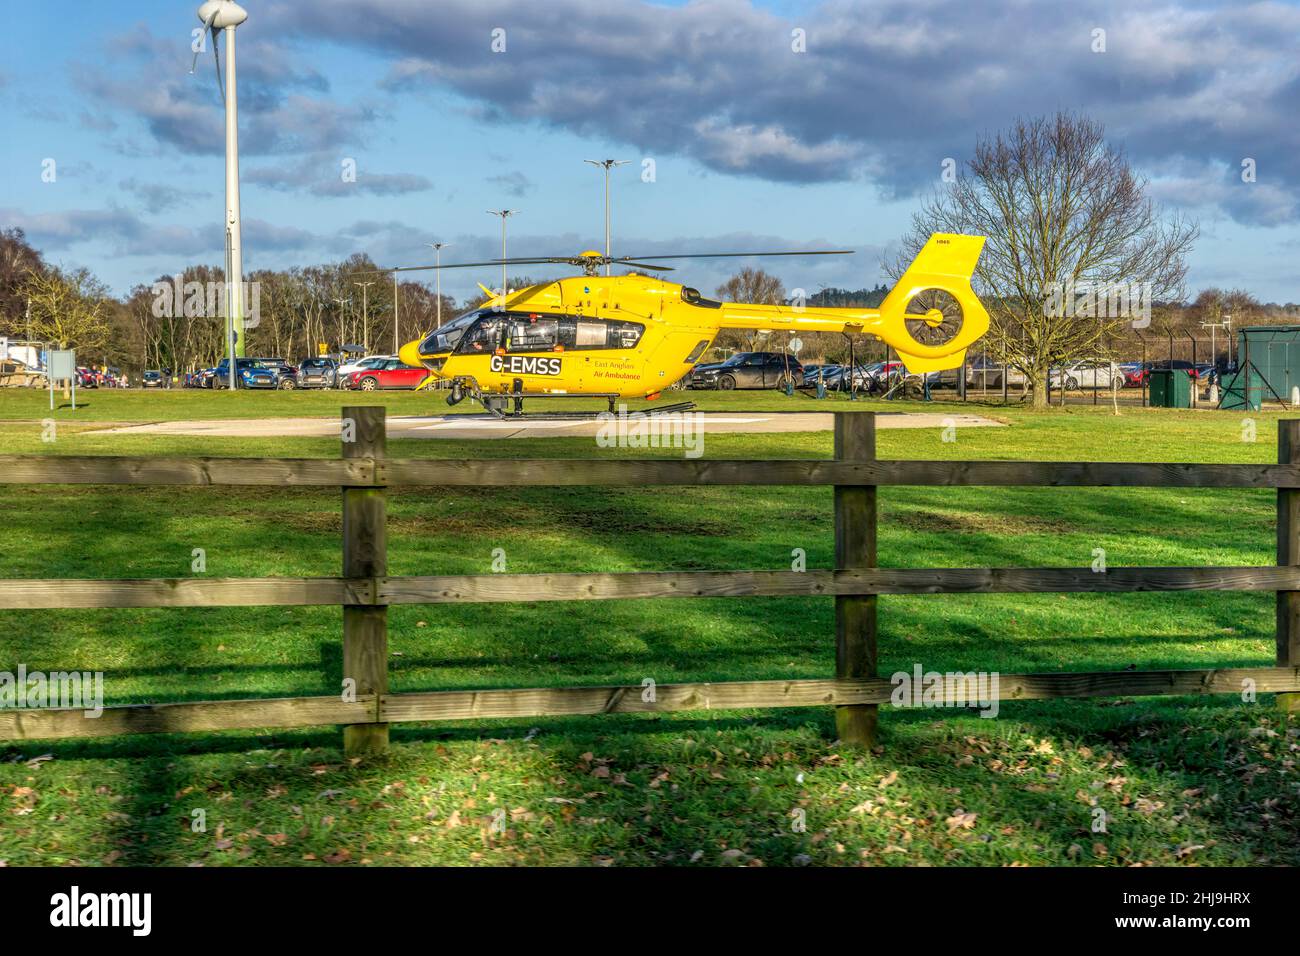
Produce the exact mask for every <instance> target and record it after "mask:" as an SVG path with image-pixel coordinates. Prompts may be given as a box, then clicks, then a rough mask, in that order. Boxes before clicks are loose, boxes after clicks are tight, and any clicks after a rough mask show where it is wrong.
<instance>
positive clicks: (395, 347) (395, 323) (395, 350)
mask: <svg viewBox="0 0 1300 956" xmlns="http://www.w3.org/2000/svg"><path fill="white" fill-rule="evenodd" d="M399 349H400V346H399V344H398V338H397V270H396V269H394V270H393V354H394V355H396V354H397V353H398V351H399Z"/></svg>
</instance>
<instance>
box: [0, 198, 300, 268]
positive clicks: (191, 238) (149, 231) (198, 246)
mask: <svg viewBox="0 0 1300 956" xmlns="http://www.w3.org/2000/svg"><path fill="white" fill-rule="evenodd" d="M0 224H3V225H4V227H5V228H9V227H12V226H17V227H19V228H21V229H22V230H23V232H25V233H26V234H27V237H28V239H29V240H31V242H32V243H33V245H35V246H36V247H37V248H39V249H41V250H43V251H48V252H54V253H59V252H64V251H67V250H69V249H72V248H74V247H76V246H80V245H82V244H83V243H95V244H107V246H108V248H109V250H110V254H111V255H114V256H154V257H157V256H168V257H172V258H174V259H176V260H178V261H180V262H181V263H182V264H184V263H186V262H190V261H194V260H202V259H204V258H205V257H206V258H208V259H210V260H213V261H220V260H221V259H222V257H223V256H224V234H223V232H222V229H221V226H220V223H215V224H213V223H208V224H203V225H199V226H188V225H183V224H177V223H162V224H160V223H153V222H149V221H146V220H145V219H142V218H141V217H140V216H138V215H137V214H136V213H134V212H132V211H131V210H128V209H122V208H120V207H116V206H111V207H109V208H107V209H68V210H63V211H60V212H45V213H28V212H25V211H24V210H21V209H12V208H10V209H5V208H0ZM243 227H244V230H243V237H244V242H245V244H247V245H249V246H255V247H256V248H258V249H259V250H268V251H271V252H283V251H297V252H302V251H305V250H309V249H316V248H318V247H319V246H320V244H321V239H320V237H318V236H316V235H315V234H313V233H311V232H309V231H307V230H305V229H298V228H295V227H290V226H277V225H274V224H272V223H268V222H265V221H263V220H260V219H244V221H243Z"/></svg>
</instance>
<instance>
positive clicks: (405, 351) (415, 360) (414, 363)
mask: <svg viewBox="0 0 1300 956" xmlns="http://www.w3.org/2000/svg"><path fill="white" fill-rule="evenodd" d="M397 357H398V358H400V359H401V360H402V364H403V365H410V366H411V367H413V368H422V367H423V366H424V363H423V362H421V361H420V343H419V342H407V343H406V344H405V345H403V346H402V347H401V348H400V349H398V351H397Z"/></svg>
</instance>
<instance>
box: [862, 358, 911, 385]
mask: <svg viewBox="0 0 1300 956" xmlns="http://www.w3.org/2000/svg"><path fill="white" fill-rule="evenodd" d="M863 374H864V376H865V383H864V384H865V385H866V389H867V391H869V392H883V391H886V390H887V389H888V388H889V386H890V385H892V384H893V383H894V382H895V381H897V379H898V378H899V377H900V376H903V375H906V374H907V369H906V367H904V365H903V363H902V362H872V363H871V364H870V365H866V366H863Z"/></svg>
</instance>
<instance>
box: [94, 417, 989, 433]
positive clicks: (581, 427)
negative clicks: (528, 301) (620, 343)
mask: <svg viewBox="0 0 1300 956" xmlns="http://www.w3.org/2000/svg"><path fill="white" fill-rule="evenodd" d="M687 414H692V413H687ZM701 414H702V417H703V419H704V430H705V432H706V433H707V432H714V433H722V432H816V431H830V430H831V428H832V427H833V421H834V416H833V415H831V414H830V413H827V412H777V413H771V412H754V413H751V414H735V413H708V412H705V413H701ZM602 424H603V423H602V421H601V420H600V419H599V418H597V417H596V416H594V415H593V416H592V417H591V418H587V419H581V420H578V421H574V420H571V419H570V420H558V421H547V420H544V419H542V420H534V421H523V422H519V421H508V420H507V421H503V420H501V419H497V418H493V417H492V416H489V415H432V416H429V417H418V418H417V417H396V418H389V419H388V435H389V437H390V438H456V439H466V438H548V437H549V438H558V437H561V436H577V437H582V436H595V435H596V433H597V431H598V429H600V427H601V425H602ZM1003 424H1004V423H1003V422H999V421H994V420H993V419H991V418H984V417H982V416H980V415H945V414H939V413H935V412H884V413H879V414H877V416H876V427H877V428H946V427H949V426H955V427H957V428H985V427H990V426H992V427H1001V426H1002V425H1003ZM338 432H339V422H338V419H328V418H253V419H215V420H212V421H177V422H149V423H147V424H143V425H119V426H117V427H114V428H108V429H105V430H104V431H103V432H100V434H123V435H211V436H215V437H218V438H274V437H277V436H286V437H289V436H305V437H310V438H326V437H329V436H331V435H337V434H338Z"/></svg>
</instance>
